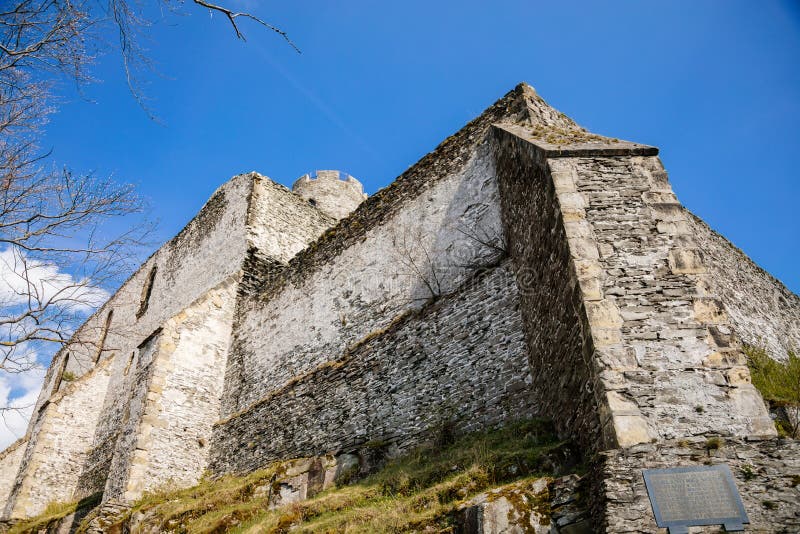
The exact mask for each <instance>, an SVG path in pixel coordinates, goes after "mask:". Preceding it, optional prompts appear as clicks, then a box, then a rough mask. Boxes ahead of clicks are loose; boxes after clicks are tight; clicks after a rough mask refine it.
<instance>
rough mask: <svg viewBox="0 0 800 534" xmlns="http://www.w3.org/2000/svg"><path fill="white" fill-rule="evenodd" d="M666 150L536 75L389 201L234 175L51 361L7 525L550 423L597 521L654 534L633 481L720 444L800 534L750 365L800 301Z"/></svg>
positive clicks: (6, 460) (789, 452) (764, 527)
mask: <svg viewBox="0 0 800 534" xmlns="http://www.w3.org/2000/svg"><path fill="white" fill-rule="evenodd" d="M657 154H658V149H657V148H655V147H651V146H646V145H642V144H637V143H632V142H627V141H620V140H617V139H611V138H608V137H603V136H600V135H596V134H592V133H589V132H587V131H585V130H584V129H582V128H580V127H579V126H577V125H576V124H575V123H574V122H573V121H572V120H571V119H569V118H568V117H566V116H565V115H564V114H562V113H559V112H558V111H556V110H555V109H553V108H552V107H550V106H548V105H547V104H546V103H545V102H544V100H542V98H541V97H539V96H538V95H537V94H536V92H535V91H534V90H533V89H532V88H531V87H530V86H527V85H525V84H521V85H519V86H518V87H517V88H515V89H514V90H512V91H511V92H509V93H508V94H507V95H505V96H504V97H503V98H501V99H500V100H498V101H497V102H496V103H495V104H493V105H492V106H491V107H489V108H488V109H487V110H486V111H485V112H484V113H483V114H481V115H480V116H479V117H478V118H476V119H475V120H473V121H472V122H470V123H469V124H468V125H466V126H465V127H464V128H463V129H462V130H460V131H459V132H457V133H456V134H454V135H453V136H451V137H449V138H448V139H446V140H445V141H444V142H443V143H442V144H441V145H439V146H438V147H437V148H436V149H435V150H434V151H433V152H431V153H430V154H428V155H427V156H425V157H424V158H422V159H421V160H420V161H419V162H418V163H417V164H415V165H414V166H412V167H411V168H409V169H408V170H407V171H406V172H404V173H403V174H402V175H401V176H400V177H398V178H397V179H396V180H395V181H394V182H393V183H392V184H391V185H389V186H388V187H386V188H384V189H381V190H380V191H378V192H377V193H376V194H374V195H372V196H371V197H369V198H367V197H366V195H365V194H364V193H363V190H362V186H361V184H360V183H359V182H358V181H357V180H356V179H355V178H353V177H350V176H345V175H343V174H340V173H338V172H337V171H318V172H317V173H316V176H309V175H305V176H303V177H301V178H300V179H299V180H297V182H296V183H295V184H294V187H293V190H289V189H287V188H286V187H284V186H282V185H279V184H277V183H275V182H273V181H272V180H270V179H269V178H267V177H265V176H261V175H259V174H257V173H250V174H243V175H240V176H236V177H234V178H233V179H231V180H230V181H228V182H227V183H225V184H224V185H222V186H221V187H220V188H219V189H218V190H217V191H216V192H215V193H214V195H213V196H212V197H211V198H210V199H209V200H208V202H207V203H206V204H205V206H204V207H203V208H202V209H201V210H200V212H199V213H198V214H197V216H196V217H195V218H194V219H193V220H192V221H191V222H190V223H189V224H188V225H187V226H186V228H184V229H183V230H182V231H181V232H180V233H179V234H178V235H177V236H175V237H174V238H173V239H172V240H170V241H169V242H167V243H166V244H165V245H163V246H162V247H161V248H160V249H159V250H158V251H156V252H155V253H154V254H153V255H152V256H151V257H150V258H149V259H148V260H147V261H145V262H144V263H143V264H142V266H141V267H140V268H139V269H138V270H137V271H136V272H135V273H134V274H133V275H132V276H131V277H130V279H128V280H127V281H126V282H125V283H124V284H123V285H122V287H121V288H120V289H119V290H118V291H117V292H116V293H115V294H114V295H113V296H112V297H111V298H110V299H109V300H108V302H106V303H105V304H104V305H103V306H102V307H101V308H100V309H99V310H98V311H97V312H96V313H94V314H93V315H92V316H91V317H90V318H89V319H88V320H87V321H86V323H85V324H84V325H83V326H82V327H81V328H80V329H79V330H78V331H77V332H76V333H75V335H74V336H73V338H72V340H71V341H70V343H69V344H67V345H66V346H65V347H64V348H63V349H62V350H61V351H60V352H59V353H58V354H57V355H56V357H54V358H53V362H52V364H51V366H50V368H49V370H48V373H47V376H46V379H45V383H44V386H43V388H42V392H41V395H40V397H39V400H38V402H37V405H36V408H35V410H34V412H33V416H32V418H31V421H30V425H29V429H28V432H27V434H26V436H25V437H24V438H22V439H21V440H19V441H18V442H17V443H15V444H13V445H12V446H11V447H9V448H8V449H7V450H6V451H4V452H2V453H0V517H3V518H6V519H19V518H24V517H29V516H32V515H35V514H37V513H40V512H41V511H42V510H43V509H44V508H45V507H46V505H47V504H48V503H49V502H52V501H71V500H75V499H80V498H83V497H87V496H89V495H94V494H102V500H103V502H119V503H126V502H128V503H129V502H132V501H134V500H136V499H137V498H139V497H141V496H142V495H143V494H144V493H145V492H147V491H155V490H158V489H159V488H162V487H164V486H167V485H171V486H178V487H188V486H191V485H193V484H196V483H197V482H198V481H199V480H200V478H201V477H202V476H203V475H204V474H210V475H212V476H218V475H222V474H226V473H247V472H250V471H253V470H255V469H258V468H260V467H263V466H265V465H267V464H269V463H270V462H274V461H276V460H284V459H290V458H302V457H312V456H323V455H327V456H328V457H330V458H332V462H333V464H332V465H335V463H336V461H337V460H336V459H337V458H340V457H342V456H343V455H345V456H347V457H360V456H363V455H364V454H365V452H364V448H365V446H366V444H368V443H374V442H378V441H379V442H381V443H382V444H384V446H385V447H388V448H390V449H391V450H392V451H393V454H399V453H402V451H406V450H409V449H410V448H412V447H414V446H416V445H418V444H420V443H423V442H425V441H426V440H430V439H431V435H432V432H434V430H435V429H436V428H440V427H441V425H442V424H448V425H452V426H453V428H454V431H457V432H468V431H473V430H480V429H485V428H490V427H493V426H497V425H502V424H503V423H504V422H507V421H512V420H515V419H522V418H530V417H534V416H537V417H545V418H549V419H551V420H552V421H553V422H554V424H555V426H556V428H557V430H558V432H559V434H560V435H561V436H563V437H564V438H569V439H571V440H573V442H574V443H576V444H578V446H579V447H580V448H581V450H582V451H583V456H584V457H585V459H586V461H587V462H588V464H589V465H590V473H589V475H588V476H589V477H590V478H591V479H592V484H593V486H592V488H593V492H592V494H593V495H592V514H593V516H592V517H593V521H594V523H593V525H594V527H595V528H596V529H597V531H606V532H615V533H622V532H631V533H632V532H659V530H658V529H657V528H656V526H655V522H654V519H653V514H652V511H651V509H650V503H649V501H648V500H647V494H646V492H645V490H644V483H643V480H642V477H641V470H642V469H644V468H650V467H665V466H674V465H702V464H703V463H704V462H705V461H706V460H707V455H706V454H704V452H705V451H704V450H703V448H704V444H705V443H706V442H707V439H709V438H714V437H722V438H724V439H725V440H726V453H725V454H726V455H727V456H726V458H727V459H726V461H727V462H728V463H730V464H731V465H732V466H736V465H739V464H742V462H746V464H747V465H748V466H750V467H751V468H752V469H753V470H755V472H757V473H758V477H759V478H758V480H757V482H758V483H757V484H756V483H745V481H744V480H739V481H738V482H739V483H738V486H739V490H740V492H741V494H742V498H743V500H744V503H745V506H746V508H747V511H748V513H749V515H750V519H751V525H750V527H748V528H751V529H752V530H754V531H763V532H779V531H781V529H784V531H786V532H797V531H800V517H798V515H797V510H798V509H800V488H798V487H797V485H796V484H795V485H794V486H792V485H791V484H790V483H789V482H788V481H787V480H788V478H787V477H788V476H789V475H800V445H798V443H797V442H796V441H792V440H782V439H779V438H777V436H776V431H775V427H774V424H773V421H772V420H771V418H770V414H769V412H768V410H767V408H766V406H765V403H764V401H763V399H762V398H761V395H760V394H759V392H758V391H757V390H756V389H755V388H754V387H753V385H752V384H751V383H750V377H749V371H748V368H747V366H746V361H745V357H744V354H743V352H742V342H746V343H750V344H755V345H759V346H763V347H764V348H765V349H766V350H767V352H768V353H769V354H770V356H772V357H774V358H776V359H785V358H786V355H787V353H788V351H790V350H793V349H794V348H796V347H800V297H798V296H797V295H795V294H793V293H792V292H790V291H789V290H787V289H786V288H785V287H784V286H783V285H782V284H780V282H778V281H777V280H776V279H774V278H773V277H771V276H770V275H769V274H768V273H766V272H765V271H763V270H762V269H760V268H759V267H758V266H757V265H755V264H754V263H753V262H752V261H751V260H750V259H749V258H747V257H746V256H745V255H744V254H743V253H742V252H741V251H740V250H738V249H737V248H735V247H734V246H733V245H731V244H730V243H729V242H728V241H727V240H725V239H724V238H723V237H721V236H720V235H718V234H717V233H715V232H714V231H713V230H711V229H710V228H709V227H708V226H707V225H706V224H705V223H703V222H702V221H701V220H700V219H698V218H697V217H695V216H694V215H692V214H691V213H690V212H689V211H687V210H686V209H685V208H684V207H683V206H682V205H681V204H680V203H679V202H678V200H677V198H676V196H675V194H674V193H673V191H672V189H671V187H670V184H669V181H668V178H667V174H666V172H665V171H664V168H663V166H662V164H661V162H660V160H659V158H658V157H657ZM66 372H69V373H70V375H69V376H73V377H75V379H74V380H64V376H65V373H66ZM698 407H701V408H702V409H698ZM765 500H769V501H770V502H772V503H774V504H775V506H774V508H770V509H769V510H766V509H765V508H764V507H763V506H762V505H761V503H762V502H764V501H765ZM759 529H761V530H759ZM698 531H699V530H698ZM715 531H716V530H715ZM709 532H710V530H709Z"/></svg>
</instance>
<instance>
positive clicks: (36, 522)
mask: <svg viewBox="0 0 800 534" xmlns="http://www.w3.org/2000/svg"><path fill="white" fill-rule="evenodd" d="M100 497H101V495H100V494H99V493H98V494H96V495H92V496H90V497H87V498H85V499H82V500H80V501H74V502H69V503H63V502H51V503H50V504H48V505H47V508H45V510H44V512H42V513H41V514H40V515H38V516H36V517H33V518H31V519H28V520H26V521H22V522H20V523H17V524H15V525H14V526H13V527H11V528H10V529H9V530H8V532H7V533H6V534H22V533H25V532H39V531H44V530H47V528H48V527H49V526H51V525H55V524H56V523H58V521H60V520H61V519H63V518H65V517H67V516H68V515H70V514H72V513H74V512H76V511H77V510H79V509H82V508H93V507H94V506H96V505H97V504H98V503H99V502H100Z"/></svg>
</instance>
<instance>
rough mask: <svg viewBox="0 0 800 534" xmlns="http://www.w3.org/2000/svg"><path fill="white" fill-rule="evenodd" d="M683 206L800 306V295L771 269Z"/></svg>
mask: <svg viewBox="0 0 800 534" xmlns="http://www.w3.org/2000/svg"><path fill="white" fill-rule="evenodd" d="M682 207H683V209H684V210H685V211H686V213H687V214H688V215H689V216H690V217H691V218H692V219H693V220H694V221H695V222H696V223H697V224H700V225H702V226H704V227H705V228H707V229H708V231H709V232H710V233H711V234H713V235H715V236H717V237H719V238H720V239H722V240H723V241H724V242H725V244H727V245H728V246H729V247H730V248H731V249H732V250H734V251H735V252H736V253H737V254H739V255H741V256H742V257H743V258H744V259H745V260H746V261H747V262H748V263H750V265H751V266H753V267H754V268H755V269H756V270H758V271H759V272H761V273H762V274H764V275H765V276H767V277H768V278H769V279H770V280H772V281H773V282H774V283H775V285H776V286H777V287H778V288H779V289H780V291H781V292H782V293H784V294H785V295H786V296H788V297H789V298H790V299H792V300H793V301H794V305H795V306H798V307H800V295H798V294H797V293H795V292H794V291H792V290H791V289H789V288H788V287H786V284H784V283H783V282H781V281H780V280H779V279H778V278H776V277H775V276H773V275H772V274H771V273H770V272H769V271H767V270H766V269H764V268H763V267H761V266H760V265H759V264H758V263H756V262H755V261H753V259H752V258H750V256H748V254H747V253H746V252H745V251H743V250H742V249H740V248H739V247H737V246H736V245H734V244H733V243H732V242H731V241H730V240H729V239H728V238H727V237H725V236H724V235H722V234H721V233H719V232H717V231H716V230H714V229H713V228H712V227H711V225H709V224H708V223H707V222H706V221H704V220H703V219H702V218H701V217H699V216H698V215H696V214H694V213H693V212H692V211H691V210H689V209H688V208H687V207H685V206H682Z"/></svg>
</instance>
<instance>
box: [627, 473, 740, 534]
mask: <svg viewBox="0 0 800 534" xmlns="http://www.w3.org/2000/svg"><path fill="white" fill-rule="evenodd" d="M642 474H643V475H644V483H645V486H647V495H648V496H649V497H650V504H651V505H652V506H653V514H655V516H656V524H657V525H658V526H659V527H662V528H664V527H666V528H668V529H669V533H670V534H686V533H688V532H689V528H688V527H692V526H702V525H723V526H724V527H725V530H726V531H728V532H733V531H741V530H744V524H745V523H750V519H748V517H747V512H745V510H744V505H743V504H742V499H741V497H740V496H739V490H738V489H737V488H736V482H735V481H734V479H733V475H732V474H731V470H730V468H729V467H728V466H727V465H725V464H720V465H713V466H694V467H673V468H670V469H645V470H644V471H642Z"/></svg>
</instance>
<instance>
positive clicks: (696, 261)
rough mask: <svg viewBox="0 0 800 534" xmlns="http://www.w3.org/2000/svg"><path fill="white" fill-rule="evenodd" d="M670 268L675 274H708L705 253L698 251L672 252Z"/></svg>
mask: <svg viewBox="0 0 800 534" xmlns="http://www.w3.org/2000/svg"><path fill="white" fill-rule="evenodd" d="M669 268H670V270H671V271H672V272H673V273H674V274H702V273H705V272H706V267H705V264H704V263H703V253H702V252H701V251H700V250H698V249H673V250H670V251H669Z"/></svg>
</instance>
